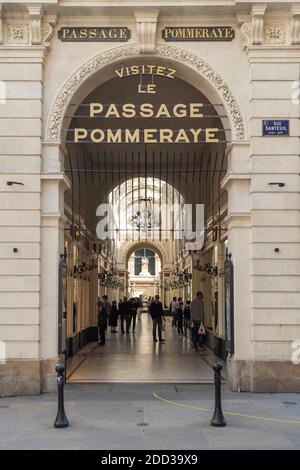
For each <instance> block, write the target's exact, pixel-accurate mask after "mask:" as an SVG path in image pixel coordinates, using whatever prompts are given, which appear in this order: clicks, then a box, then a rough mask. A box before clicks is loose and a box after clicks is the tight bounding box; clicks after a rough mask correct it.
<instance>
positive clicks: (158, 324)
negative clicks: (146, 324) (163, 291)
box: [150, 295, 165, 343]
mask: <svg viewBox="0 0 300 470" xmlns="http://www.w3.org/2000/svg"><path fill="white" fill-rule="evenodd" d="M150 315H151V318H152V321H153V341H155V342H156V341H157V337H156V330H157V329H158V338H159V342H160V343H163V342H164V341H165V340H164V339H163V338H162V334H161V332H162V322H163V315H164V310H163V306H162V303H161V302H160V301H159V295H156V296H155V299H154V301H153V302H152V304H151V305H150Z"/></svg>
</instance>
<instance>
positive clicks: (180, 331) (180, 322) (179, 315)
mask: <svg viewBox="0 0 300 470" xmlns="http://www.w3.org/2000/svg"><path fill="white" fill-rule="evenodd" d="M176 318H177V332H178V334H179V335H183V302H179V307H178V308H177V310H176Z"/></svg>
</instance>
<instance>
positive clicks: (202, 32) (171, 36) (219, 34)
mask: <svg viewBox="0 0 300 470" xmlns="http://www.w3.org/2000/svg"><path fill="white" fill-rule="evenodd" d="M162 38H163V39H164V40H165V41H232V40H233V39H234V29H233V28H232V27H231V26H176V27H175V26H169V27H167V28H164V29H163V30H162Z"/></svg>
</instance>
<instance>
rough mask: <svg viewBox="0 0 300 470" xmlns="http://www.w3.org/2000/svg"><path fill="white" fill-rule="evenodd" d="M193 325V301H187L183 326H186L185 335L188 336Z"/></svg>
mask: <svg viewBox="0 0 300 470" xmlns="http://www.w3.org/2000/svg"><path fill="white" fill-rule="evenodd" d="M190 323H191V301H190V300H187V301H186V303H185V307H184V310H183V326H184V334H185V336H187V332H188V330H189V329H190Z"/></svg>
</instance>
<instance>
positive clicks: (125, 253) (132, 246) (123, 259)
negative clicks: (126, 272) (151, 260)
mask: <svg viewBox="0 0 300 470" xmlns="http://www.w3.org/2000/svg"><path fill="white" fill-rule="evenodd" d="M139 248H149V249H150V250H153V251H155V253H157V255H158V256H159V258H160V261H161V264H162V267H166V266H169V265H171V264H172V263H170V256H169V254H168V252H167V249H166V248H165V247H164V245H163V243H162V242H160V241H158V240H151V241H141V242H135V243H134V242H132V241H131V242H125V243H124V244H123V245H122V247H121V249H120V257H119V258H118V259H117V262H118V263H119V265H120V266H123V267H124V269H126V266H127V263H128V259H129V258H130V256H131V255H132V253H134V252H135V251H136V250H138V249H139Z"/></svg>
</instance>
